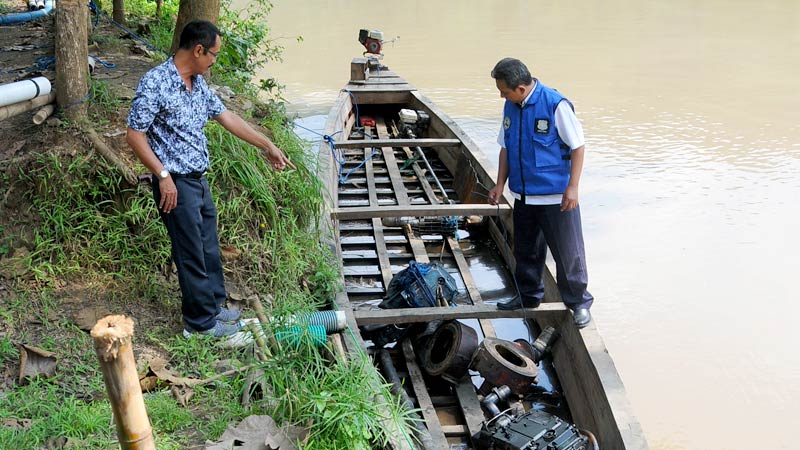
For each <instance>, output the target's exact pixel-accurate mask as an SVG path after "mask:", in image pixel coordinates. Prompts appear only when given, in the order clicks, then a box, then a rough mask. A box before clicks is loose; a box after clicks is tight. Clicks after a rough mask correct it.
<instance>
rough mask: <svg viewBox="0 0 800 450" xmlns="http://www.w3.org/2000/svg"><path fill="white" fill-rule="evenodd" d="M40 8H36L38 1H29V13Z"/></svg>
mask: <svg viewBox="0 0 800 450" xmlns="http://www.w3.org/2000/svg"><path fill="white" fill-rule="evenodd" d="M38 9H39V8H38V7H37V6H36V0H28V11H36V10H38Z"/></svg>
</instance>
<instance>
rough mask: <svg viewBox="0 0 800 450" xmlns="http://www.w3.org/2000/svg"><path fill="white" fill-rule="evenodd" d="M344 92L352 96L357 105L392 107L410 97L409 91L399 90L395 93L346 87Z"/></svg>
mask: <svg viewBox="0 0 800 450" xmlns="http://www.w3.org/2000/svg"><path fill="white" fill-rule="evenodd" d="M346 92H347V93H348V95H349V94H352V95H353V97H354V98H355V102H356V104H358V105H387V104H390V105H394V104H398V103H399V104H403V103H406V102H407V101H408V99H409V98H410V96H411V94H410V93H411V92H413V91H411V90H408V89H399V90H395V91H385V90H375V88H374V87H372V86H360V87H359V86H354V85H348V86H347V88H346Z"/></svg>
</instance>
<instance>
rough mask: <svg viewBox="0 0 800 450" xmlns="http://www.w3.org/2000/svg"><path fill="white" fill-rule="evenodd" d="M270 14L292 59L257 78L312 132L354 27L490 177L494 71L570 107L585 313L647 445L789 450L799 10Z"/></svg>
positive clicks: (325, 9)
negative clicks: (478, 150)
mask: <svg viewBox="0 0 800 450" xmlns="http://www.w3.org/2000/svg"><path fill="white" fill-rule="evenodd" d="M273 3H274V9H273V11H272V13H271V14H270V16H269V19H270V25H271V27H272V36H273V37H274V38H276V42H277V43H280V44H282V45H284V46H285V52H284V62H283V63H281V64H270V65H268V66H267V67H265V68H264V70H263V71H262V72H261V73H260V74H259V76H261V77H268V76H275V77H277V78H278V80H279V81H280V82H281V83H284V84H285V85H286V92H285V96H286V97H287V99H288V100H289V101H290V102H291V103H292V109H293V110H294V111H296V112H297V113H298V114H299V115H300V116H302V117H303V118H302V119H300V120H299V123H301V124H304V125H305V126H307V127H310V128H312V129H314V128H316V129H318V130H321V129H322V126H323V124H324V114H326V113H327V110H328V109H329V107H330V106H331V104H332V102H333V99H334V98H335V97H336V95H337V92H338V90H339V89H340V88H341V87H342V86H343V85H344V83H345V82H346V79H347V78H348V76H349V61H350V59H351V58H352V57H354V56H359V55H360V53H361V51H362V48H361V47H360V45H359V44H358V42H357V36H358V29H359V28H364V27H367V28H374V29H380V30H383V31H384V33H385V38H386V39H389V38H392V37H394V36H398V35H399V36H400V39H399V40H398V41H396V42H395V43H394V44H388V45H387V48H386V49H385V51H384V53H386V58H385V60H384V62H385V63H386V64H387V65H388V66H389V67H390V68H392V69H393V70H395V71H396V72H398V73H399V74H401V75H402V76H403V77H405V78H406V79H407V80H408V81H409V82H411V83H412V84H414V85H415V86H416V87H417V88H419V89H420V90H421V91H422V92H423V93H424V94H425V95H427V96H428V97H430V98H431V99H432V100H433V101H434V102H436V103H437V104H438V105H439V106H440V107H441V108H442V109H443V110H444V111H445V112H447V113H448V114H449V115H451V116H452V117H453V118H455V119H456V121H457V122H458V123H459V124H460V125H461V126H462V128H464V129H465V130H466V132H467V133H468V134H469V135H470V136H472V137H473V139H474V140H476V142H477V143H478V144H479V145H480V146H481V147H482V149H483V151H485V152H486V153H487V154H488V155H490V156H489V157H490V159H492V160H495V159H496V154H497V150H498V149H497V146H496V144H495V143H494V141H495V138H496V135H497V130H498V128H499V126H500V111H501V108H502V102H501V100H500V98H499V96H498V94H497V92H496V89H495V87H494V83H493V81H492V80H491V79H490V78H489V71H490V70H491V68H492V66H493V65H494V63H495V62H496V61H497V60H499V59H500V58H502V57H505V56H515V57H518V58H520V59H522V60H523V61H526V62H527V63H528V65H529V67H530V68H531V70H532V71H533V72H534V75H535V76H537V77H539V78H540V79H541V80H542V82H544V83H545V84H549V85H551V86H553V87H556V88H558V89H559V90H560V91H561V92H563V93H564V94H565V95H567V96H568V97H569V98H570V99H571V100H572V101H573V102H574V104H575V107H576V109H577V111H578V117H579V118H580V119H581V120H582V122H583V124H584V128H585V132H586V137H587V157H586V165H585V169H584V175H583V177H582V180H581V208H582V212H583V217H584V232H585V235H586V242H587V258H588V263H589V274H590V290H591V291H592V293H593V294H594V295H595V297H596V298H597V302H596V304H595V307H594V308H593V313H594V317H595V321H596V323H597V326H598V328H599V331H600V333H601V335H602V336H603V338H604V340H605V342H606V345H607V347H608V349H609V351H610V353H611V356H612V357H613V359H614V361H615V363H616V365H617V369H618V370H619V372H620V375H621V376H622V379H623V381H624V382H625V386H626V388H627V391H628V397H629V399H630V401H631V403H632V405H633V408H634V410H635V411H636V414H637V416H638V418H639V420H640V422H641V424H642V427H643V429H644V431H645V433H646V435H647V438H648V441H649V443H650V446H651V448H653V449H656V450H688V449H712V450H716V449H720V450H721V449H735V450H740V449H741V450H744V449H751V448H769V449H794V448H798V447H797V444H796V438H795V433H796V430H797V429H799V428H800V414H797V412H796V408H795V405H797V404H798V403H800V352H798V351H797V349H796V343H797V342H798V332H797V326H796V323H797V320H798V317H800V302H798V301H797V299H798V295H797V292H796V291H797V289H796V288H795V287H794V286H793V281H794V280H795V279H796V274H797V273H798V269H800V263H798V260H797V257H796V255H797V254H798V253H800V234H798V233H797V232H796V230H797V229H798V228H800V212H799V211H800V209H798V208H797V207H796V198H798V193H799V192H800V181H798V177H797V174H798V173H800V120H798V111H800V81H798V80H800V77H798V76H797V72H798V71H800V59H798V58H797V48H799V47H800V2H797V1H796V0H775V1H772V2H756V1H752V0H751V1H747V0H734V1H722V0H711V1H707V2H690V1H688V0H677V1H671V2H664V1H659V0H642V1H637V2H623V1H620V0H611V1H607V2H592V1H588V0H568V1H564V2H526V1H523V0H500V1H495V2H486V1H478V0H463V1H459V2H455V1H421V0H409V1H404V2H371V3H370V2H355V1H349V0H338V1H322V0H304V1H302V2H298V1H287V0H275V1H274V2H273ZM297 35H302V36H303V42H302V43H299V44H298V43H297V42H296V41H295V40H294V38H295V37H296V36H297ZM301 131H303V130H301ZM309 136H311V137H313V135H312V134H309ZM487 267H489V264H487ZM475 269H476V268H473V270H475ZM502 288H503V286H498V287H491V289H502Z"/></svg>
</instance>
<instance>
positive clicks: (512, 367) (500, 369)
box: [472, 337, 539, 395]
mask: <svg viewBox="0 0 800 450" xmlns="http://www.w3.org/2000/svg"><path fill="white" fill-rule="evenodd" d="M472 368H473V369H475V370H477V371H478V372H479V373H480V374H481V376H482V377H483V379H484V380H485V382H486V383H489V385H490V386H503V385H505V386H508V387H509V388H510V389H511V392H513V393H514V394H518V395H521V394H524V393H526V392H527V391H528V390H529V389H530V386H531V384H532V383H536V376H537V375H538V374H539V369H538V367H537V366H536V363H535V362H533V360H532V359H531V358H530V357H529V356H527V355H526V354H525V352H523V351H522V349H521V348H520V347H519V346H518V345H517V344H516V343H514V342H510V341H506V340H503V339H497V338H491V337H487V338H485V339H484V340H483V342H481V345H480V346H478V350H477V351H476V352H475V356H474V357H473V358H472ZM481 390H484V386H482V387H481Z"/></svg>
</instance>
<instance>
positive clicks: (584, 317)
mask: <svg viewBox="0 0 800 450" xmlns="http://www.w3.org/2000/svg"><path fill="white" fill-rule="evenodd" d="M572 320H574V321H575V326H577V327H578V328H583V327H585V326H586V325H589V322H591V321H592V313H590V312H589V309H588V308H578V309H576V310H575V311H573V312H572Z"/></svg>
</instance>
